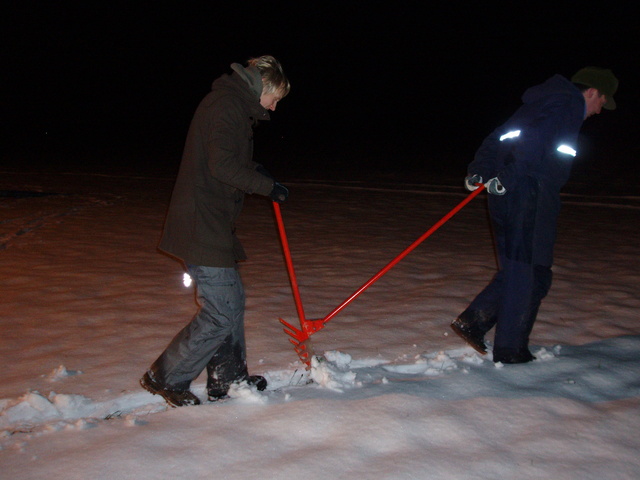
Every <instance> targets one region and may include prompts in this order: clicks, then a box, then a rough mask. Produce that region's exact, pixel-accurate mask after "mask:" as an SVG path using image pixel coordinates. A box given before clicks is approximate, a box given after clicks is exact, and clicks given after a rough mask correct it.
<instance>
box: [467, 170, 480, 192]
mask: <svg viewBox="0 0 640 480" xmlns="http://www.w3.org/2000/svg"><path fill="white" fill-rule="evenodd" d="M476 183H482V177H481V176H480V175H478V174H477V173H476V174H474V175H467V176H466V178H465V179H464V188H466V189H467V190H469V191H470V192H473V191H474V190H477V189H478V185H476Z"/></svg>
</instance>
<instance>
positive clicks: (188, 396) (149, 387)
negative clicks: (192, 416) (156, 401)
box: [140, 372, 200, 407]
mask: <svg viewBox="0 0 640 480" xmlns="http://www.w3.org/2000/svg"><path fill="white" fill-rule="evenodd" d="M140 385H141V386H142V388H144V389H145V390H146V391H148V392H150V393H152V394H154V395H160V396H161V397H162V398H164V399H165V401H166V402H167V403H168V404H169V405H170V406H171V407H185V406H188V405H200V399H199V398H198V397H196V396H195V395H194V394H193V393H191V392H190V391H189V390H172V389H170V388H165V387H163V386H162V385H161V384H160V383H159V382H158V381H157V380H156V379H155V378H153V374H152V373H150V372H147V373H145V374H144V375H143V376H142V378H141V379H140Z"/></svg>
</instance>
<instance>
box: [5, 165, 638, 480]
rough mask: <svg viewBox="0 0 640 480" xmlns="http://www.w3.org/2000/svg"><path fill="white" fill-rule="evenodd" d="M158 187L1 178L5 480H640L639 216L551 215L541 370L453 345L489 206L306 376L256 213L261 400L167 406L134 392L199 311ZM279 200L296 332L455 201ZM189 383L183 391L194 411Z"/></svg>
mask: <svg viewBox="0 0 640 480" xmlns="http://www.w3.org/2000/svg"><path fill="white" fill-rule="evenodd" d="M416 180H417V181H420V179H416ZM172 184H173V180H172V179H170V178H145V177H127V178H125V177H109V176H98V175H81V176H80V175H57V174H56V175H54V174H50V175H43V174H40V175H34V174H20V173H10V172H3V173H2V175H1V176H0V191H2V194H3V198H0V260H1V261H0V282H1V287H0V291H1V300H0V331H1V337H0V361H1V367H0V379H1V381H0V477H2V478H7V479H38V478H42V479H44V478H46V479H88V478H91V479H129V478H130V479H138V480H139V479H165V478H166V479H169V478H189V479H200V478H202V479H204V478H226V479H229V480H234V479H252V478H261V479H262V478H268V479H297V478H305V479H307V480H311V479H342V478H349V479H497V478H520V479H548V478H554V479H581V480H583V479H594V480H596V479H597V480H601V479H616V480H620V479H637V478H640V460H639V458H638V451H639V449H640V435H638V431H640V403H639V401H638V400H639V398H640V375H639V374H640V321H639V320H638V309H639V307H640V295H639V291H638V287H639V286H640V256H639V255H638V253H639V249H640V247H639V243H640V242H639V239H640V222H639V221H638V220H639V213H640V207H639V206H638V205H639V202H638V198H637V197H634V198H615V199H611V198H609V199H607V198H598V199H594V198H588V197H578V196H566V197H565V206H564V209H563V212H562V217H561V222H560V228H559V238H558V243H557V247H556V265H555V267H554V275H555V278H554V285H553V287H552V289H551V292H550V294H549V296H548V297H547V299H546V300H545V301H544V303H543V306H542V308H541V311H540V314H539V320H538V322H537V324H536V327H535V329H534V332H533V335H532V351H533V352H534V354H535V355H536V356H537V357H538V360H537V361H535V362H533V363H531V364H525V365H506V366H501V365H494V364H493V362H491V358H490V356H488V357H481V356H479V355H477V354H476V353H475V352H474V351H473V350H472V349H471V348H468V347H466V346H465V344H464V343H462V341H461V340H460V339H458V338H457V337H456V336H455V335H453V334H452V333H451V332H450V330H449V323H450V321H451V320H452V319H453V318H454V317H455V316H456V315H457V314H458V313H459V312H460V311H462V310H463V309H464V307H465V306H466V305H467V303H468V302H469V301H470V300H471V299H472V298H473V297H474V295H475V294H476V293H477V292H478V291H479V290H480V289H481V288H482V287H483V286H484V285H485V284H486V283H487V282H488V281H489V279H490V278H491V276H492V275H493V273H494V271H495V261H494V257H493V250H492V245H491V238H490V232H489V228H488V224H487V221H486V213H485V204H484V200H483V197H482V196H481V197H480V198H477V199H475V200H473V201H472V202H471V203H470V204H469V205H468V206H467V207H465V208H464V209H463V210H462V211H461V212H460V213H459V214H458V215H457V216H455V217H454V218H453V219H452V220H450V221H449V222H448V223H447V224H445V225H444V226H443V227H442V228H441V229H440V230H438V231H437V232H436V233H435V234H434V235H433V236H432V237H430V238H429V239H427V240H426V241H425V242H424V243H423V244H422V245H421V246H420V247H418V248H417V249H416V250H415V251H414V252H412V253H411V254H410V255H409V256H408V257H407V258H405V259H404V260H403V261H402V262H401V263H399V264H398V265H397V266H396V267H394V268H393V269H392V270H391V271H390V272H389V273H388V274H387V275H386V276H384V277H383V278H382V279H381V280H379V281H378V282H377V283H376V284H375V285H373V286H372V287H371V288H370V289H368V290H367V291H366V292H365V293H363V294H362V295H361V296H360V297H358V298H357V299H356V300H355V301H354V302H353V303H352V304H350V305H349V306H348V307H347V308H346V309H345V310H344V311H342V312H341V313H339V314H338V315H337V316H336V317H335V318H334V319H333V320H331V322H329V323H328V324H327V326H326V328H325V329H323V330H321V331H319V332H318V333H316V334H315V335H313V337H312V341H313V345H314V348H315V350H316V353H319V354H324V361H322V362H320V363H316V364H315V366H314V368H313V369H312V370H311V372H307V371H305V369H304V368H303V367H302V365H301V364H300V362H299V361H298V359H297V356H296V354H295V353H294V351H293V348H292V346H291V344H290V343H289V341H288V339H287V336H286V335H285V334H284V333H283V332H282V326H281V325H280V323H279V321H278V319H279V318H283V319H285V320H287V321H289V322H292V323H294V324H295V323H296V322H297V316H296V310H295V306H294V303H293V299H292V295H291V289H290V286H289V282H288V277H287V273H286V270H285V266H284V262H283V258H282V254H281V250H280V246H279V240H278V237H277V231H276V228H275V224H274V219H273V215H272V212H271V205H270V203H269V202H268V201H266V200H265V199H263V198H260V197H250V198H248V200H247V203H246V208H245V211H244V213H243V216H242V218H241V221H240V225H239V232H240V236H241V237H242V239H243V242H244V244H245V248H246V250H247V252H248V254H249V257H250V258H249V261H248V262H246V263H245V264H244V265H243V266H242V269H241V272H242V275H243V278H244V282H245V287H246V290H247V298H248V300H247V301H248V304H247V314H246V323H247V325H246V330H247V341H248V355H249V366H250V371H251V372H252V373H255V374H258V373H259V374H263V375H265V376H266V377H267V378H268V380H269V381H270V387H269V389H268V390H267V391H265V392H257V391H252V390H251V389H249V388H248V387H240V388H238V389H236V390H235V391H234V392H232V393H233V396H232V398H231V399H230V400H228V401H226V402H223V403H218V404H204V405H202V406H198V407H187V408H179V409H170V408H167V407H166V405H165V404H164V403H163V401H162V399H160V398H159V397H154V396H152V395H151V394H149V393H147V392H145V391H144V390H142V389H141V388H140V387H139V385H138V379H139V378H140V376H141V375H142V374H143V373H144V371H145V369H146V368H147V366H148V365H149V364H150V363H151V362H152V361H153V360H154V359H155V358H156V357H157V355H158V354H159V353H160V352H161V351H162V349H163V348H164V346H165V345H166V344H167V343H168V342H169V340H170V339H171V337H172V336H173V335H174V334H175V333H176V332H177V331H178V330H179V329H180V328H181V326H182V325H183V324H184V323H185V322H187V321H188V320H189V319H190V318H191V316H192V315H193V313H194V312H195V310H196V305H195V302H194V296H193V290H192V289H191V288H185V287H184V286H182V283H181V282H182V270H181V267H180V265H179V264H178V263H177V262H175V261H174V260H172V259H170V258H168V257H166V256H163V255H161V254H159V253H158V252H157V251H156V249H155V246H156V243H157V241H158V239H159V234H160V230H161V227H162V222H163V218H164V212H165V208H166V206H167V202H168V198H169V195H170V191H171V187H172ZM289 186H290V190H291V196H290V201H288V202H287V203H285V204H284V205H283V206H282V213H283V216H284V221H285V226H286V228H287V232H288V234H289V242H290V246H291V250H292V254H293V260H294V265H295V267H296V273H297V276H298V281H299V283H300V286H301V294H302V299H303V302H304V306H305V311H306V313H307V317H308V318H322V317H324V316H325V315H326V314H327V313H329V312H330V311H331V310H333V308H335V307H336V306H337V305H339V304H340V303H341V302H342V301H343V300H344V299H346V298H347V297H348V296H350V295H351V294H352V293H353V292H354V291H355V290H356V289H357V288H359V287H360V286H361V285H362V284H364V283H365V282H366V281H367V280H368V279H369V278H370V277H371V276H372V275H373V274H375V273H376V272H377V271H378V270H379V269H381V268H382V267H383V266H385V265H386V264H387V263H388V262H389V261H390V260H391V259H392V258H394V257H395V256H396V255H397V254H398V253H400V252H401V251H402V250H403V249H404V248H405V247H407V246H408V245H409V244H411V242H413V241H414V240H415V239H416V238H418V237H419V236H420V235H421V234H422V233H423V232H424V231H426V230H427V229H428V228H429V227H431V225H433V224H434V223H435V222H436V221H437V220H439V219H440V218H441V217H442V216H443V215H444V214H445V213H447V212H448V211H449V210H450V209H451V208H453V207H454V206H455V205H457V204H458V202H460V201H461V200H462V199H463V198H464V196H465V192H464V190H463V189H462V188H461V187H460V186H459V185H451V186H449V187H447V186H433V185H432V186H430V185H424V184H412V185H409V184H404V185H399V184H395V185H381V184H379V185H376V186H371V185H368V184H364V183H363V184H359V183H341V182H327V183H323V184H321V183H319V182H315V183H313V182H303V181H291V182H289ZM25 191H31V192H33V191H37V192H52V193H56V195H43V196H29V197H26V196H21V195H19V194H17V193H15V192H25ZM483 195H484V194H483ZM489 339H491V335H490V336H489ZM310 379H313V380H314V382H313V383H308V381H309V380H310ZM204 385H205V380H204V377H200V378H199V379H198V380H196V381H195V382H194V385H193V391H194V392H195V393H196V394H198V395H200V396H201V397H202V398H204Z"/></svg>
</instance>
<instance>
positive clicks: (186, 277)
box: [182, 272, 193, 288]
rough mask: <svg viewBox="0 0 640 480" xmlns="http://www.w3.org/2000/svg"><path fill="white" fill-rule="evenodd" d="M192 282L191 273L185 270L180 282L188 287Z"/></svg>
mask: <svg viewBox="0 0 640 480" xmlns="http://www.w3.org/2000/svg"><path fill="white" fill-rule="evenodd" d="M192 282H193V280H192V279H191V275H189V274H188V273H186V272H185V273H184V275H182V284H183V285H184V286H185V287H187V288H188V287H190V286H191V283H192Z"/></svg>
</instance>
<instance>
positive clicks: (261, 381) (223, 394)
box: [208, 375, 267, 402]
mask: <svg viewBox="0 0 640 480" xmlns="http://www.w3.org/2000/svg"><path fill="white" fill-rule="evenodd" d="M242 382H247V384H248V385H249V386H251V387H256V388H257V389H258V390H259V391H261V392H262V391H263V390H265V389H266V388H267V379H266V378H264V377H263V376H261V375H247V376H245V377H241V378H239V379H238V380H236V381H234V382H233V383H234V384H239V383H242ZM228 391H229V387H227V388H226V389H223V388H217V389H214V388H212V385H211V384H210V385H209V389H208V393H209V401H210V402H217V401H218V400H224V399H225V398H229V395H228Z"/></svg>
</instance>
